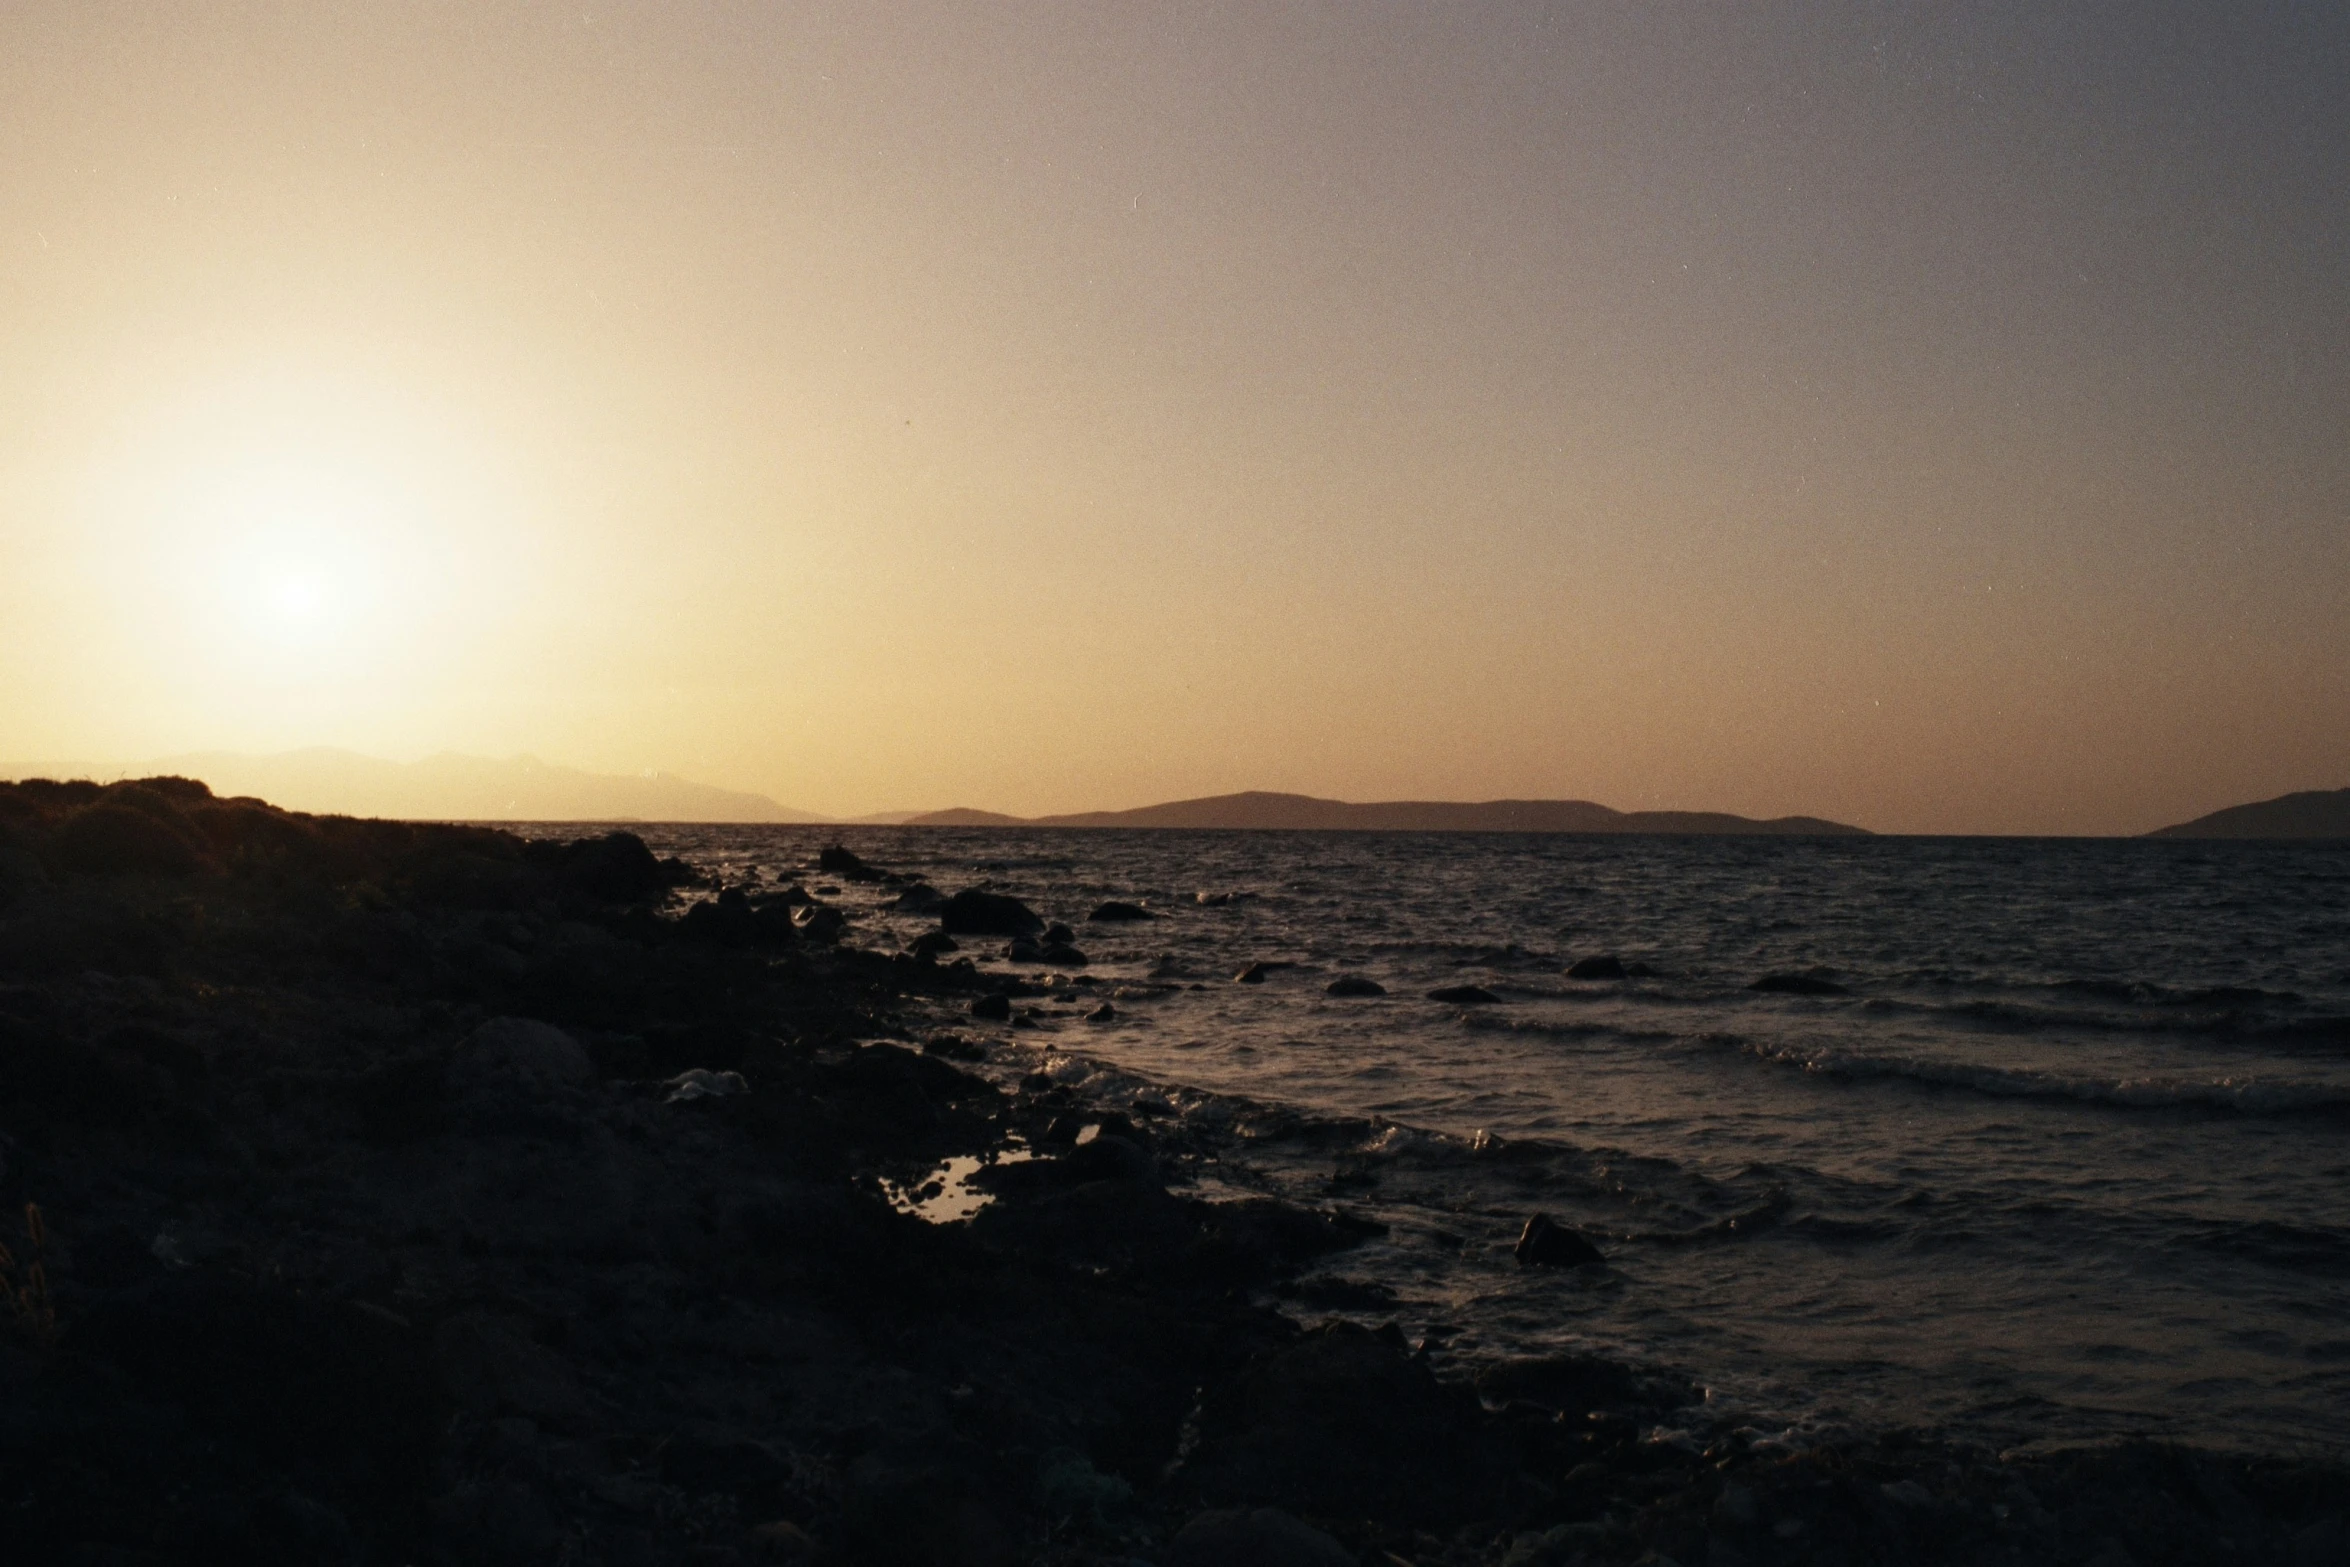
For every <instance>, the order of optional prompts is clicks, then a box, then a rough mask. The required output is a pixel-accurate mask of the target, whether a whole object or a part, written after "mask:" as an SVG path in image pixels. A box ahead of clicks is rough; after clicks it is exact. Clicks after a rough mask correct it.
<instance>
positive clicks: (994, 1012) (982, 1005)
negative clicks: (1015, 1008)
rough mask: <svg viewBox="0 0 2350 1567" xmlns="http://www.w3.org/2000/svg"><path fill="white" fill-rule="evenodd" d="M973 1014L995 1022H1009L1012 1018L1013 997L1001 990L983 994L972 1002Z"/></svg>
mask: <svg viewBox="0 0 2350 1567" xmlns="http://www.w3.org/2000/svg"><path fill="white" fill-rule="evenodd" d="M971 1015H972V1016H973V1017H975V1018H983V1019H985V1020H987V1021H989V1022H993V1023H1008V1022H1010V1021H1011V1020H1012V998H1011V997H1010V996H1007V995H1004V994H1002V993H1001V992H998V993H997V994H995V995H992V996H981V997H980V998H979V999H978V1000H976V1001H974V1002H972V1003H971Z"/></svg>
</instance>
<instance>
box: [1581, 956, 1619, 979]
mask: <svg viewBox="0 0 2350 1567" xmlns="http://www.w3.org/2000/svg"><path fill="white" fill-rule="evenodd" d="M1623 977H1624V960H1623V959H1622V958H1619V957H1617V956H1616V955H1615V954H1614V953H1612V952H1611V953H1608V954H1606V955H1605V956H1603V957H1596V958H1584V959H1583V960H1581V961H1580V962H1577V963H1573V964H1570V965H1568V968H1567V978H1569V979H1622V978H1623Z"/></svg>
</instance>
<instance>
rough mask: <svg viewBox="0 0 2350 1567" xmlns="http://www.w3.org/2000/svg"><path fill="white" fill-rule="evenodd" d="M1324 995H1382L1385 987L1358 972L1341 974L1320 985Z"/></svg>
mask: <svg viewBox="0 0 2350 1567" xmlns="http://www.w3.org/2000/svg"><path fill="white" fill-rule="evenodd" d="M1322 994H1323V995H1325V996H1384V995H1386V994H1387V987H1386V986H1385V985H1382V984H1380V983H1379V982H1378V981H1377V980H1375V979H1365V978H1364V977H1363V976H1362V975H1360V974H1341V975H1339V976H1338V977H1337V978H1336V979H1334V980H1332V981H1331V982H1330V983H1329V984H1327V985H1324V986H1323V987H1322Z"/></svg>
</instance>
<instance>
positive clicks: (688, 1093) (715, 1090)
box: [661, 1066, 751, 1105]
mask: <svg viewBox="0 0 2350 1567" xmlns="http://www.w3.org/2000/svg"><path fill="white" fill-rule="evenodd" d="M661 1086H662V1087H663V1088H666V1089H668V1090H669V1092H668V1094H667V1095H665V1096H664V1102H665V1103H667V1104H673V1105H674V1104H688V1103H691V1102H692V1101H694V1100H696V1099H731V1098H733V1097H734V1096H735V1095H737V1094H747V1093H749V1092H750V1091H751V1085H750V1084H749V1083H746V1082H744V1081H743V1075H742V1073H740V1072H713V1071H711V1070H710V1069H709V1068H708V1067H703V1066H697V1067H692V1068H689V1069H688V1070H686V1071H684V1072H680V1073H679V1074H678V1075H677V1076H675V1077H673V1078H671V1079H669V1081H668V1082H666V1083H663V1084H662V1085H661Z"/></svg>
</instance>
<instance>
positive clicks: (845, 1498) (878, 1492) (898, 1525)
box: [841, 1453, 1017, 1567]
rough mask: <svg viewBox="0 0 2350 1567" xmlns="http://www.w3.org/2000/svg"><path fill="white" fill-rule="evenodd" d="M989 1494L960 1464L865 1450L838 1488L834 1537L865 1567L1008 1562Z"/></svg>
mask: <svg viewBox="0 0 2350 1567" xmlns="http://www.w3.org/2000/svg"><path fill="white" fill-rule="evenodd" d="M997 1501H998V1498H997V1496H996V1495H995V1493H994V1491H993V1488H991V1487H990V1486H989V1485H988V1484H987V1483H986V1482H985V1481H984V1480H983V1479H982V1478H980V1477H979V1476H977V1475H974V1474H972V1473H969V1472H968V1471H967V1470H966V1469H965V1468H963V1467H962V1466H959V1465H949V1464H944V1463H939V1462H936V1461H933V1460H931V1459H930V1458H929V1457H928V1455H921V1456H912V1457H907V1458H905V1459H902V1460H901V1459H899V1458H897V1457H896V1456H894V1455H888V1454H880V1453H868V1454H866V1455H865V1456H864V1457H862V1458H859V1459H858V1460H857V1461H856V1462H855V1463H854V1464H852V1465H850V1467H849V1472H848V1476H847V1482H846V1484H845V1485H844V1486H843V1488H842V1494H841V1532H842V1537H843V1540H842V1543H843V1544H844V1545H845V1546H846V1548H847V1555H848V1559H849V1560H850V1561H852V1562H857V1563H860V1564H870V1567H1009V1564H1010V1563H1011V1562H1012V1561H1014V1560H1015V1559H1016V1554H1017V1553H1016V1550H1015V1545H1014V1541H1013V1538H1012V1535H1011V1534H1010V1532H1009V1531H1008V1530H1007V1529H1006V1528H1005V1527H1004V1523H1003V1520H1002V1519H1001V1518H1000V1517H999V1516H998V1514H997V1511H996V1507H997Z"/></svg>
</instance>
